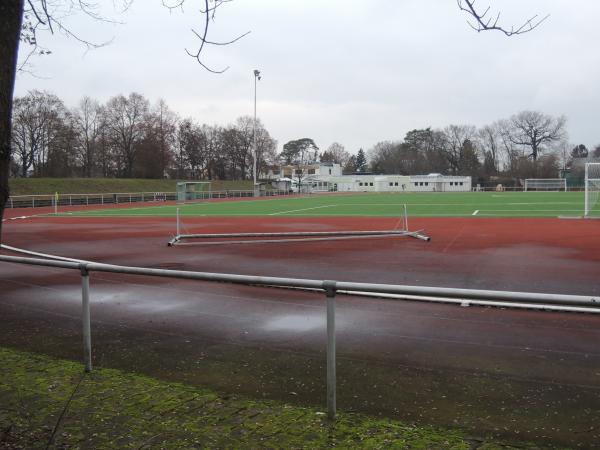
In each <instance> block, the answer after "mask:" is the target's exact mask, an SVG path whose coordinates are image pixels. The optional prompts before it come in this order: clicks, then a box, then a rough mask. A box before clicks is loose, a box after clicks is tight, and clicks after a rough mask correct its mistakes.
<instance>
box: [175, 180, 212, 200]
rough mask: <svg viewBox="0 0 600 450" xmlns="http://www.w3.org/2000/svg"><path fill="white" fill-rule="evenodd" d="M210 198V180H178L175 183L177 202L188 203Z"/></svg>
mask: <svg viewBox="0 0 600 450" xmlns="http://www.w3.org/2000/svg"><path fill="white" fill-rule="evenodd" d="M210 198H211V188H210V181H180V182H179V183H177V203H190V202H195V201H199V200H208V199H210Z"/></svg>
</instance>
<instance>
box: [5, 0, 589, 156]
mask: <svg viewBox="0 0 600 450" xmlns="http://www.w3.org/2000/svg"><path fill="white" fill-rule="evenodd" d="M106 3H107V4H110V5H112V1H106ZM202 3H203V2H202ZM478 4H479V5H480V7H485V6H487V5H490V6H491V7H492V10H494V11H498V10H501V11H502V17H501V22H502V24H504V25H507V26H508V25H510V24H513V23H514V24H518V23H519V22H522V21H523V20H524V19H526V18H528V17H530V16H532V15H534V14H540V15H545V14H550V18H549V19H548V20H547V21H546V22H544V23H543V25H541V26H540V27H539V28H538V29H536V30H534V31H533V32H531V33H528V34H525V35H521V36H515V37H510V38H507V37H505V36H504V35H502V34H500V33H496V32H485V33H476V32H475V31H473V30H472V29H471V28H469V26H468V25H467V23H466V19H467V16H466V15H465V14H464V13H462V12H461V11H459V9H458V7H457V6H456V1H455V0H426V1H423V0H370V1H354V0H327V1H323V0H235V1H233V2H232V3H229V4H226V5H224V6H223V7H222V8H221V9H220V10H219V12H218V15H217V18H216V22H214V23H213V24H212V25H211V26H212V28H211V30H210V33H211V34H210V36H209V38H211V39H213V40H227V39H230V38H232V37H235V36H236V35H238V34H241V33H243V32H245V31H248V30H251V31H252V32H251V34H250V35H248V36H246V37H245V38H243V39H242V40H241V41H239V42H238V43H236V44H234V45H231V46H228V47H211V48H209V49H208V50H207V51H206V53H205V54H204V58H203V59H204V61H205V62H206V63H207V64H209V65H211V66H213V67H215V68H220V67H223V66H230V69H229V70H228V71H227V72H226V73H224V74H223V75H214V74H211V73H208V72H206V71H205V70H204V69H202V68H201V67H200V66H199V65H198V64H197V63H196V62H195V61H194V60H193V59H192V58H190V57H189V56H187V54H186V53H185V51H184V49H185V48H186V47H187V48H190V49H194V48H195V46H196V45H197V42H196V41H195V38H194V36H193V35H192V33H191V32H190V29H191V28H192V27H194V28H196V29H200V28H201V20H202V17H201V16H200V15H199V13H198V8H199V6H200V2H199V1H198V0H186V3H185V9H184V12H181V11H175V12H173V13H171V14H169V12H168V11H167V10H165V8H164V7H163V6H162V5H161V1H160V0H135V1H134V2H133V4H132V6H131V8H130V9H129V10H128V11H127V12H125V13H124V14H118V15H114V16H115V17H116V18H117V19H119V20H121V21H123V22H124V23H123V24H122V25H113V24H106V23H104V24H101V23H93V22H92V21H90V20H86V19H85V18H84V17H81V16H74V17H71V18H69V19H68V21H69V24H71V26H72V27H73V28H74V29H76V30H77V31H78V32H79V33H80V34H81V35H82V36H83V37H85V38H87V39H89V40H95V41H97V42H100V41H103V40H108V39H113V38H114V40H113V41H112V43H111V44H110V45H108V46H106V47H104V48H100V49H97V50H93V51H89V52H87V53H86V52H85V49H84V48H83V47H82V46H81V45H80V44H78V43H76V42H75V41H73V40H72V39H71V40H69V39H66V38H64V37H62V36H46V35H44V36H43V37H42V39H43V42H42V44H44V45H45V46H46V47H48V48H50V49H51V50H52V51H53V54H52V55H49V56H44V57H38V58H36V59H34V61H33V63H34V67H33V69H34V72H35V74H36V75H37V78H36V77H32V76H31V75H29V74H26V73H21V74H19V76H18V79H17V85H16V95H24V94H25V93H26V92H27V91H28V90H30V89H40V90H42V89H43V90H48V91H50V92H53V93H55V94H56V95H58V96H59V97H60V98H62V99H63V100H64V101H65V103H66V104H67V106H75V105H76V104H77V102H78V101H79V99H80V98H81V97H83V96H84V95H89V96H91V97H95V98H97V99H98V100H99V101H101V102H104V101H106V100H107V99H108V98H110V97H111V96H113V95H116V94H120V93H123V94H128V93H129V92H131V91H137V92H140V93H142V94H143V95H145V96H146V97H147V98H149V99H150V100H151V101H152V102H155V101H156V100H157V99H159V98H163V99H165V100H166V102H167V103H168V105H169V106H170V107H171V108H172V109H173V110H174V111H176V112H177V113H179V114H180V115H182V116H191V117H193V118H194V119H196V120H197V121H199V122H201V123H208V124H221V125H225V124H228V123H231V122H233V121H234V120H235V119H236V118H237V117H239V116H241V115H246V114H249V115H251V114H252V113H253V95H254V91H253V88H254V80H253V78H254V77H253V73H252V72H253V69H255V68H257V69H260V70H261V72H262V74H263V78H262V81H260V82H259V86H258V115H259V117H260V118H261V120H262V121H263V123H264V124H265V126H266V127H267V129H268V130H269V132H270V133H271V135H272V136H273V137H274V138H275V139H277V140H278V142H279V149H281V146H282V145H283V144H284V143H285V142H287V141H289V140H291V139H297V138H301V137H311V138H313V139H314V140H315V142H316V143H317V145H318V146H319V147H321V148H322V149H326V148H327V147H328V146H329V145H330V144H331V143H332V142H335V141H337V142H340V143H341V144H343V145H344V146H345V147H346V149H347V150H348V151H350V152H352V153H355V152H356V151H358V148H359V147H363V148H365V149H368V148H370V147H371V146H373V145H374V144H375V143H376V142H378V141H381V140H400V139H402V138H403V137H404V135H405V133H406V132H407V131H409V130H411V129H414V128H422V127H427V126H432V127H444V126H446V125H449V124H473V125H476V126H481V125H484V124H486V123H490V122H493V121H494V120H497V119H500V118H506V117H509V116H510V115H512V114H514V113H516V112H518V111H521V110H525V109H533V110H540V111H543V112H545V113H547V114H553V115H560V114H564V115H566V116H567V118H568V124H567V125H568V126H567V129H568V131H569V136H570V141H571V142H573V143H576V144H579V143H583V144H585V145H587V146H588V147H591V146H594V145H596V144H599V143H600V128H599V125H600V120H599V119H600V117H599V110H600V90H599V89H598V86H599V82H600V51H599V49H598V45H599V43H600V27H598V24H597V22H598V18H599V17H600V2H599V1H596V0H528V1H523V0H503V1H499V0H479V1H478ZM39 77H43V78H39Z"/></svg>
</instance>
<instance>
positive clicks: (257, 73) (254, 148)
mask: <svg viewBox="0 0 600 450" xmlns="http://www.w3.org/2000/svg"><path fill="white" fill-rule="evenodd" d="M258 80H260V70H257V69H254V127H253V132H252V137H253V138H252V140H253V141H254V142H253V145H252V147H253V151H252V160H253V161H252V179H253V180H254V185H253V189H254V192H255V194H254V195H256V156H257V148H256V83H257V81H258Z"/></svg>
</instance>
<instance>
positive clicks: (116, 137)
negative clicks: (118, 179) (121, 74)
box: [106, 92, 149, 177]
mask: <svg viewBox="0 0 600 450" xmlns="http://www.w3.org/2000/svg"><path fill="white" fill-rule="evenodd" d="M148 110H149V103H148V100H147V99H145V98H144V97H143V96H142V95H140V94H137V93H135V92H134V93H131V94H129V96H128V97H125V96H123V95H118V96H116V97H113V98H111V99H110V100H109V101H108V102H107V104H106V126H107V128H108V132H109V139H110V141H111V143H112V144H113V145H114V148H115V151H116V156H117V157H118V159H119V172H120V175H121V176H125V177H131V176H133V168H134V164H135V160H136V156H137V152H138V148H139V144H140V143H141V141H142V139H143V137H144V132H145V129H144V126H145V120H146V119H147V115H148Z"/></svg>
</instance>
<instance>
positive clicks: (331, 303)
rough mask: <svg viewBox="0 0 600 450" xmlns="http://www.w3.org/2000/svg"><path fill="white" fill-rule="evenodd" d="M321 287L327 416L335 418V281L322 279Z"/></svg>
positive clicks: (330, 418)
mask: <svg viewBox="0 0 600 450" xmlns="http://www.w3.org/2000/svg"><path fill="white" fill-rule="evenodd" d="M323 289H324V290H325V295H326V296H327V417H328V418H329V420H335V415H336V395H335V393H336V379H335V292H336V283H335V281H323Z"/></svg>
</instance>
